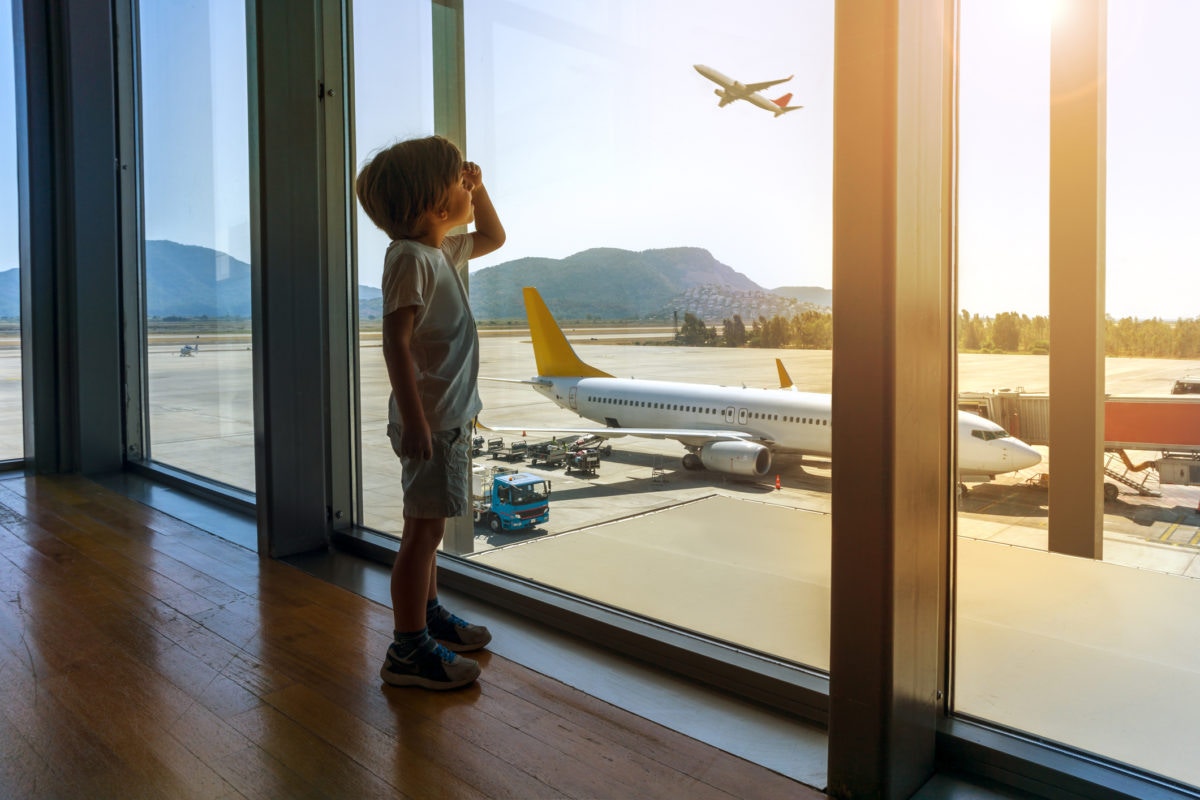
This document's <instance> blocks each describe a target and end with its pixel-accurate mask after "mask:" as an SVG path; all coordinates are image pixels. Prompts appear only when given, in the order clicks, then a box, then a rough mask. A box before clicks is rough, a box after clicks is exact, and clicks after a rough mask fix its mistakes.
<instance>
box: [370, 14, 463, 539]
mask: <svg viewBox="0 0 1200 800" xmlns="http://www.w3.org/2000/svg"><path fill="white" fill-rule="evenodd" d="M353 24H354V54H353V55H354V136H355V139H354V148H355V161H356V166H359V167H360V166H362V164H363V163H365V162H366V160H367V159H368V158H369V157H370V155H371V154H372V153H373V152H375V151H376V150H379V149H381V148H382V147H385V146H387V145H389V144H391V143H393V142H396V141H400V140H402V139H410V138H413V137H415V136H428V135H431V134H433V133H434V132H435V131H434V105H433V69H434V60H433V59H434V55H433V41H432V33H431V31H432V27H433V22H432V17H431V11H430V4H429V3H400V4H397V3H395V2H392V0H355V2H354V5H353ZM485 177H486V175H485ZM387 245H388V237H387V236H386V235H385V234H384V233H383V232H381V231H380V230H379V229H378V228H376V227H375V225H374V223H372V222H371V220H370V219H368V218H367V216H366V214H364V213H363V211H362V209H361V208H360V209H359V210H358V217H357V232H356V254H357V270H358V323H359V398H360V399H359V420H360V424H361V432H360V436H361V441H362V448H361V452H362V471H361V476H362V477H361V481H362V506H363V508H362V517H361V518H362V523H363V524H364V525H366V526H368V527H371V528H374V529H376V530H379V531H383V532H385V533H390V534H393V535H399V534H400V531H401V529H402V528H403V527H404V515H403V492H402V491H401V489H400V462H399V460H398V459H397V458H396V456H395V454H394V453H393V452H392V448H391V445H390V443H389V442H388V438H387V407H388V406H387V404H388V395H389V394H390V392H391V388H390V386H389V384H388V378H387V371H386V368H385V366H384V363H383V353H382V350H381V338H380V329H381V327H380V326H381V320H382V309H383V303H382V299H381V298H382V295H381V293H380V285H381V283H382V278H383V257H384V253H385V252H386V250H387Z"/></svg>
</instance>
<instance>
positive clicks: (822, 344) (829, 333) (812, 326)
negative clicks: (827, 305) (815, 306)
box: [791, 309, 833, 350]
mask: <svg viewBox="0 0 1200 800" xmlns="http://www.w3.org/2000/svg"><path fill="white" fill-rule="evenodd" d="M791 343H792V344H794V345H796V346H797V347H801V348H803V349H805V350H830V349H832V348H833V315H832V314H830V313H828V312H823V311H814V310H811V309H810V310H808V311H805V312H803V313H801V314H797V315H796V316H794V317H792V336H791Z"/></svg>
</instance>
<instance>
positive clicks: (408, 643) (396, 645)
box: [392, 628, 429, 658]
mask: <svg viewBox="0 0 1200 800" xmlns="http://www.w3.org/2000/svg"><path fill="white" fill-rule="evenodd" d="M392 635H393V637H394V640H393V642H392V655H393V656H394V657H395V658H407V657H408V656H411V655H412V654H413V653H415V652H416V651H417V650H418V649H420V647H421V645H423V644H425V642H426V641H428V640H429V629H428V628H421V630H419V631H412V632H410V633H402V632H401V631H392Z"/></svg>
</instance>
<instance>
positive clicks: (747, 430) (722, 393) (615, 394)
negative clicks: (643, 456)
mask: <svg viewBox="0 0 1200 800" xmlns="http://www.w3.org/2000/svg"><path fill="white" fill-rule="evenodd" d="M537 381H538V383H537V384H535V386H534V388H535V389H537V390H538V391H539V392H541V393H542V394H544V395H545V396H546V397H548V398H549V399H550V400H552V401H554V402H555V403H556V404H558V405H559V406H561V407H563V408H565V409H568V410H570V411H573V412H575V413H576V414H578V415H579V416H581V417H584V418H585V419H589V420H592V421H594V422H596V423H599V424H600V425H603V426H604V427H605V428H608V429H613V428H616V429H620V428H632V429H637V430H639V431H640V432H639V433H638V434H637V435H641V436H646V435H652V434H647V433H645V431H652V430H655V429H657V430H662V431H675V432H676V433H675V435H672V436H662V437H661V438H672V439H676V440H677V441H679V442H680V443H682V444H683V445H684V446H685V447H687V448H688V449H689V450H691V451H693V452H696V451H699V450H700V449H701V448H702V447H703V446H704V445H705V444H706V443H709V442H711V441H712V439H713V438H714V436H713V435H717V436H719V435H721V434H723V433H729V432H736V433H737V434H740V437H739V438H740V439H741V440H742V441H744V442H747V443H750V442H753V443H756V444H758V445H762V446H764V447H767V448H769V449H770V451H772V452H774V453H787V454H801V455H817V456H825V457H828V456H830V455H831V454H832V451H833V420H832V403H831V396H830V395H828V394H820V393H813V392H797V391H789V390H783V389H751V388H744V387H734V386H716V385H712V384H699V383H683V382H678V381H656V380H642V379H634V378H572V377H555V378H546V377H540V378H538V379H537ZM685 431H693V432H695V434H696V435H694V436H688V435H686V434H682V435H681V432H685ZM705 431H712V432H713V435H704V433H703V432H705ZM730 438H733V437H730ZM1040 460H1041V455H1040V454H1039V453H1037V451H1035V450H1033V449H1032V448H1031V447H1029V446H1028V445H1027V444H1025V443H1024V442H1022V441H1020V440H1019V439H1016V438H1015V437H1013V436H1011V435H1009V434H1008V433H1007V432H1006V431H1004V429H1003V428H1001V427H1000V426H999V425H996V424H995V423H993V422H991V421H990V420H987V419H984V418H983V417H980V416H977V415H975V414H969V413H967V412H963V411H960V412H958V465H959V475H960V476H961V477H962V478H963V479H968V478H973V477H978V478H983V477H991V476H994V475H997V474H1000V473H1003V472H1012V471H1015V470H1019V469H1024V468H1026V467H1030V466H1033V465H1035V464H1037V463H1038V462H1039V461H1040ZM760 463H761V462H760Z"/></svg>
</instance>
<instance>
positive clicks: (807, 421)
mask: <svg viewBox="0 0 1200 800" xmlns="http://www.w3.org/2000/svg"><path fill="white" fill-rule="evenodd" d="M586 400H587V402H589V403H601V404H603V405H614V406H631V407H636V408H654V409H660V410H665V411H684V412H687V413H690V414H719V413H721V412H720V410H719V409H716V408H707V407H703V408H702V407H700V406H684V405H679V404H678V403H654V402H649V401H646V400H628V399H625V398H621V397H588V398H586ZM749 416H750V418H751V419H768V420H775V421H779V420H781V419H782V421H783V422H794V423H797V424H800V425H825V426H828V425H829V420H827V419H817V418H816V417H793V416H787V415H785V416H783V417H780V415H779V414H765V413H762V412H759V411H755V412H752V413H751V414H750V415H749ZM976 435H979V432H978V431H976ZM1002 435H1004V436H1007V435H1008V434H1002Z"/></svg>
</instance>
